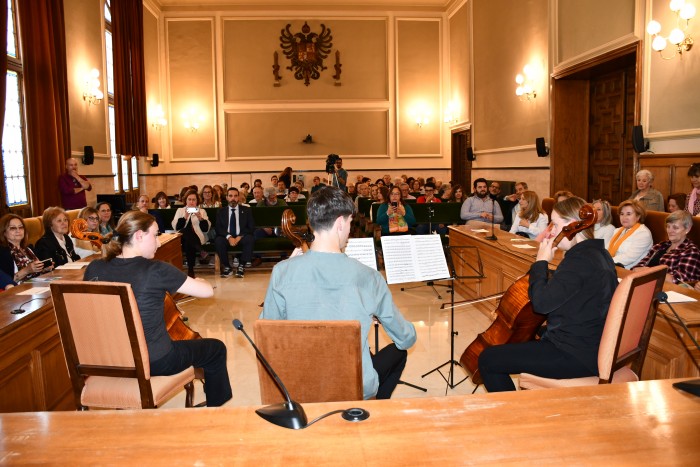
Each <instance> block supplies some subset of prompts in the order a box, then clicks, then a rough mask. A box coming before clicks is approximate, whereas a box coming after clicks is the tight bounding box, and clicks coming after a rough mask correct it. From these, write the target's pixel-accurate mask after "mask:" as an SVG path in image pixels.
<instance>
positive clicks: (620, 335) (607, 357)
mask: <svg viewBox="0 0 700 467" xmlns="http://www.w3.org/2000/svg"><path fill="white" fill-rule="evenodd" d="M665 277H666V266H656V267H653V268H650V269H645V270H641V271H635V272H632V273H630V274H629V275H628V276H626V277H625V278H624V279H622V281H621V282H620V284H619V285H618V286H617V289H615V293H614V295H613V298H612V300H611V301H610V308H609V309H608V316H607V318H606V319H605V327H604V328H603V336H602V338H601V340H600V347H599V348H598V376H589V377H585V378H571V379H550V378H543V377H540V376H535V375H531V374H529V373H522V374H521V375H520V388H522V389H544V388H554V387H568V386H592V385H595V384H608V383H627V382H631V381H639V377H640V375H641V374H642V365H643V364H644V357H645V356H646V353H647V346H648V345H649V339H650V338H651V331H652V328H653V327H654V320H655V318H656V308H657V307H658V305H659V301H658V300H657V298H656V296H657V295H658V293H659V292H661V290H662V288H663V285H664V279H665Z"/></svg>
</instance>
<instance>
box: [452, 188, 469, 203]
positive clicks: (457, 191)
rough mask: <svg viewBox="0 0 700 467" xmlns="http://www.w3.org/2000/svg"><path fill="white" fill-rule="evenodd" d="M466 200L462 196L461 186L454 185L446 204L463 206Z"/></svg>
mask: <svg viewBox="0 0 700 467" xmlns="http://www.w3.org/2000/svg"><path fill="white" fill-rule="evenodd" d="M466 200H467V198H466V196H464V190H463V189H462V185H460V184H457V185H454V186H453V187H452V193H451V194H450V199H449V200H448V202H450V203H460V204H463V203H464V202H465V201H466Z"/></svg>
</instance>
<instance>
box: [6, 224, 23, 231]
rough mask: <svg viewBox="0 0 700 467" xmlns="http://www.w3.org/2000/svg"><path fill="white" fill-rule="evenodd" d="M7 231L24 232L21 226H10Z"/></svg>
mask: <svg viewBox="0 0 700 467" xmlns="http://www.w3.org/2000/svg"><path fill="white" fill-rule="evenodd" d="M7 230H24V226H23V225H11V226H10V227H8V228H7Z"/></svg>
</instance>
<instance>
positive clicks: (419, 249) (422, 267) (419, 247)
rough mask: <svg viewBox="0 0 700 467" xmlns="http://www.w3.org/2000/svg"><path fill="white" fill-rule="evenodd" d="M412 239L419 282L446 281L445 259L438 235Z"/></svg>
mask: <svg viewBox="0 0 700 467" xmlns="http://www.w3.org/2000/svg"><path fill="white" fill-rule="evenodd" d="M411 238H412V239H413V245H414V250H413V251H414V252H415V257H416V266H417V268H416V270H417V272H418V277H417V278H416V280H419V281H430V280H435V279H447V278H449V277H450V271H449V270H448V269H447V259H445V253H444V250H443V248H442V241H441V240H440V236H439V235H417V236H415V237H411Z"/></svg>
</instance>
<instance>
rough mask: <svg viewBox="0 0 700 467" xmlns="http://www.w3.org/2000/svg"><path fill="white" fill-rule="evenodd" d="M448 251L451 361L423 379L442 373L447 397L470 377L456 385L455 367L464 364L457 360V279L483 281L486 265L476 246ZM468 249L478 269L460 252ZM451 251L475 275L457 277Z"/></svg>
mask: <svg viewBox="0 0 700 467" xmlns="http://www.w3.org/2000/svg"><path fill="white" fill-rule="evenodd" d="M445 249H446V250H447V251H450V254H448V255H447V258H448V266H449V267H450V274H451V275H452V277H451V280H452V281H453V283H452V287H451V291H450V297H451V299H450V303H451V306H450V359H449V360H447V361H446V362H445V363H443V364H442V365H439V366H437V367H435V368H433V369H432V370H430V371H429V372H427V373H425V374H424V375H423V376H421V378H425V377H426V376H428V375H429V374H430V373H433V372H435V371H437V372H438V373H440V376H442V379H444V380H445V383H447V387H446V388H445V395H447V389H454V388H456V387H457V386H459V385H460V384H462V383H463V382H464V381H466V380H467V379H469V376H468V375H467V376H465V377H464V378H463V379H462V380H460V381H459V382H457V383H455V382H454V377H455V371H454V370H455V365H457V366H459V367H462V364H461V363H459V362H458V361H456V360H455V336H457V335H459V332H457V331H455V288H454V281H455V280H457V279H483V278H484V277H486V276H484V265H483V263H482V262H481V255H480V254H479V248H478V247H476V246H467V245H464V246H450V245H447V246H446V247H445ZM466 249H474V250H475V252H476V262H477V267H478V269H477V268H475V267H474V266H472V265H471V264H470V263H469V262H468V261H467V260H466V259H465V258H464V257H463V256H462V255H461V254H460V250H466ZM451 250H454V251H455V256H457V258H458V259H459V260H460V261H461V264H462V265H464V266H466V267H468V268H469V269H471V270H472V271H474V274H472V275H457V270H456V269H455V265H454V261H453V260H452V253H451ZM441 308H442V309H444V308H445V304H444V303H443V304H442V307H441ZM446 365H449V366H450V370H449V371H448V373H447V376H445V375H444V374H443V373H442V371H440V370H441V369H442V367H444V366H446Z"/></svg>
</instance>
